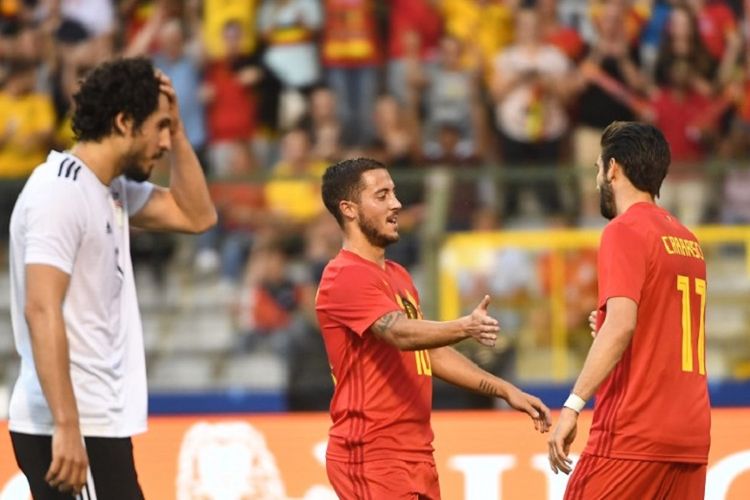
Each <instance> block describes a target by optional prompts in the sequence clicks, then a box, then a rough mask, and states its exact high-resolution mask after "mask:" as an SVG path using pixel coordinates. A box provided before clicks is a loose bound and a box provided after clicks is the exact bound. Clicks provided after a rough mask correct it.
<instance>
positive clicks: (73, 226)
mask: <svg viewBox="0 0 750 500" xmlns="http://www.w3.org/2000/svg"><path fill="white" fill-rule="evenodd" d="M152 190H153V184H150V183H137V182H132V181H129V180H126V179H125V178H123V177H118V178H116V179H114V180H113V181H112V184H111V185H110V186H106V185H104V184H102V183H101V182H100V181H99V179H98V178H97V177H96V175H94V173H93V172H92V171H91V170H89V168H88V167H87V166H86V165H84V163H83V162H82V161H81V160H79V159H78V158H76V157H75V156H73V155H71V154H68V153H58V152H56V151H52V152H51V153H50V154H49V156H48V157H47V161H46V163H43V164H42V165H40V166H39V167H37V168H36V170H34V172H33V173H32V174H31V177H30V178H29V180H28V181H27V183H26V186H25V187H24V189H23V191H22V192H21V195H20V196H19V197H18V201H17V202H16V206H15V208H14V210H13V215H12V217H11V224H10V273H11V274H10V283H11V319H12V322H13V335H14V338H15V342H16V350H17V351H18V354H19V355H20V356H21V371H20V374H19V377H18V381H17V382H16V385H15V388H14V389H13V395H12V396H11V400H10V411H9V413H10V419H9V427H10V430H12V431H15V432H20V433H26V434H37V435H39V434H41V435H49V434H52V431H53V422H52V417H51V414H50V410H49V406H48V405H47V400H46V399H45V397H44V394H43V392H42V388H41V385H40V383H39V379H38V377H37V374H36V369H35V367H34V357H33V355H32V350H31V341H30V338H29V327H28V324H27V323H26V320H25V317H24V308H25V296H26V290H25V288H26V286H25V266H26V265H27V264H47V265H52V266H55V267H57V268H59V269H61V270H62V271H64V272H65V273H67V274H69V275H70V284H69V286H68V290H67V294H66V296H65V301H64V303H63V317H64V319H65V329H66V333H67V338H68V346H69V352H70V375H71V379H72V381H73V390H74V392H75V396H76V402H77V404H78V413H79V415H80V425H81V432H82V434H83V435H84V436H98V437H128V436H132V435H133V434H137V433H140V432H144V431H145V430H146V418H147V391H146V363H145V355H144V351H143V330H142V327H141V318H140V313H139V311H138V302H137V299H136V293H135V282H134V280H133V268H132V264H131V261H130V236H129V228H128V216H129V215H133V214H134V213H136V212H138V211H139V210H140V209H141V208H143V206H144V205H145V204H146V202H147V201H148V199H149V197H150V195H151V192H152ZM39 333H40V334H41V335H43V334H44V332H39Z"/></svg>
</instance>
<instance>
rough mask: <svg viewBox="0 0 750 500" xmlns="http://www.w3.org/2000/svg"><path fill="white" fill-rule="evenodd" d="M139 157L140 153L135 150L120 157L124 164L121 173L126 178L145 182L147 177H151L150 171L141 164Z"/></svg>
mask: <svg viewBox="0 0 750 500" xmlns="http://www.w3.org/2000/svg"><path fill="white" fill-rule="evenodd" d="M141 159H142V158H141V157H140V155H138V153H135V152H131V153H128V154H127V155H126V156H125V157H124V158H123V159H122V163H123V165H124V167H123V169H122V175H124V176H125V178H126V179H129V180H131V181H135V182H146V181H147V180H148V179H149V177H151V172H150V171H148V170H147V169H146V167H144V166H143V164H142V162H141Z"/></svg>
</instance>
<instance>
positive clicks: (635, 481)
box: [549, 122, 711, 500]
mask: <svg viewBox="0 0 750 500" xmlns="http://www.w3.org/2000/svg"><path fill="white" fill-rule="evenodd" d="M601 150H602V151H601V155H600V157H599V159H598V160H597V163H596V164H597V168H598V173H597V185H598V187H599V193H600V206H601V211H602V215H603V216H604V217H606V218H607V219H610V220H611V222H610V223H609V224H608V225H607V226H606V227H605V228H604V232H603V233H602V238H601V244H600V247H599V303H598V309H597V311H596V313H597V314H596V323H595V324H594V325H593V326H594V328H595V332H596V333H595V338H594V342H593V344H592V346H591V349H590V351H589V354H588V357H587V358H586V361H585V363H584V365H583V369H582V371H581V373H580V375H579V377H578V380H577V381H576V383H575V386H574V387H573V392H572V394H571V395H570V397H569V398H568V400H567V401H566V402H565V405H564V407H563V409H562V412H561V413H560V420H559V421H558V423H557V426H556V428H555V430H554V432H553V434H552V436H551V437H550V440H549V460H550V465H551V467H552V470H553V471H554V472H555V473H556V472H557V471H558V470H560V471H562V472H564V473H566V474H568V473H569V472H570V471H571V468H572V466H571V460H570V459H569V458H568V453H569V450H570V445H571V443H572V442H573V440H574V439H575V437H576V423H577V419H578V413H579V412H580V411H581V409H582V408H583V406H584V404H585V401H586V400H587V399H589V398H590V397H591V396H593V395H594V393H595V392H596V406H595V409H594V420H593V423H592V425H591V432H590V435H589V440H588V443H587V445H586V448H585V450H584V452H583V454H582V455H581V458H580V460H579V461H578V463H577V464H576V466H575V472H574V473H573V475H572V476H571V478H570V481H569V482H568V486H567V490H566V492H565V498H566V499H567V500H577V499H600V498H613V499H623V498H638V499H640V498H669V499H672V498H674V499H680V500H692V499H702V498H703V495H704V489H705V483H706V463H707V460H708V449H709V445H710V426H711V412H710V403H709V399H708V387H707V384H706V361H705V352H706V351H705V310H706V263H705V261H704V259H703V252H702V250H701V247H700V244H699V243H698V240H697V239H696V237H695V235H693V233H691V232H690V231H689V230H688V229H687V228H685V226H683V225H682V224H680V222H679V221H678V220H677V219H676V218H675V217H674V216H673V215H671V214H670V213H669V212H667V211H666V210H664V209H662V208H661V207H659V206H658V205H656V203H655V202H654V199H655V198H656V197H657V196H658V195H659V189H660V187H661V184H662V181H663V180H664V177H665V176H666V174H667V168H668V166H669V162H670V153H669V146H668V144H667V142H666V140H665V139H664V136H663V135H662V133H661V132H660V131H659V130H658V129H656V128H655V127H653V126H651V125H646V124H641V123H632V122H615V123H613V124H611V125H610V126H609V127H607V129H605V131H604V133H603V135H602V139H601ZM592 319H593V318H592Z"/></svg>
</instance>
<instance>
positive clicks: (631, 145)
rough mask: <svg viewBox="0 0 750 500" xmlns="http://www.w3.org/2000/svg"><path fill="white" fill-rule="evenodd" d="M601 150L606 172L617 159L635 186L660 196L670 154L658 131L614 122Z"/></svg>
mask: <svg viewBox="0 0 750 500" xmlns="http://www.w3.org/2000/svg"><path fill="white" fill-rule="evenodd" d="M601 147H602V163H603V165H604V172H605V173H606V172H607V170H608V169H609V162H610V160H611V159H612V158H614V159H615V161H616V162H617V163H619V164H620V165H621V166H622V169H623V172H624V173H625V176H626V177H627V178H628V179H629V180H630V182H631V183H632V184H633V186H635V187H636V188H637V189H639V190H641V191H645V192H647V193H649V194H651V196H653V197H658V196H659V190H660V189H661V184H662V182H663V181H664V178H665V177H666V176H667V170H668V169H669V163H670V161H671V154H670V152H669V144H668V143H667V140H666V139H665V138H664V134H662V133H661V131H660V130H659V129H658V128H656V127H654V126H653V125H649V124H647V123H638V122H619V121H618V122H612V123H611V124H610V125H609V126H608V127H607V128H606V129H604V133H602V140H601Z"/></svg>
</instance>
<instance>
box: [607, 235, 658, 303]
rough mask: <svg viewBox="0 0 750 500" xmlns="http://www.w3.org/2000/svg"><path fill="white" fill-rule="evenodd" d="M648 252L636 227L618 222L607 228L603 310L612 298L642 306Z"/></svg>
mask: <svg viewBox="0 0 750 500" xmlns="http://www.w3.org/2000/svg"><path fill="white" fill-rule="evenodd" d="M647 252H648V248H647V246H646V245H645V242H644V241H643V237H642V236H641V235H640V234H639V233H638V232H637V231H636V230H635V228H633V227H632V226H630V225H628V224H621V223H617V222H615V223H611V224H609V225H608V226H607V227H605V228H604V232H603V233H602V240H601V244H600V246H599V258H598V260H599V264H598V267H599V308H600V309H603V308H604V307H605V305H606V303H607V300H608V299H610V298H612V297H627V298H629V299H632V300H633V301H635V303H636V304H637V303H639V302H640V300H641V289H642V288H643V283H644V281H645V280H646V269H647V255H646V254H647Z"/></svg>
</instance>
